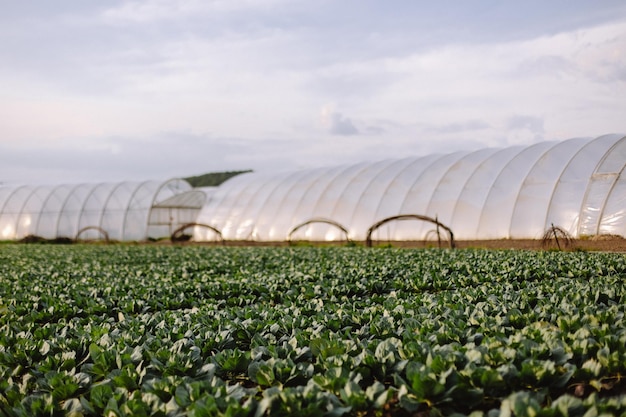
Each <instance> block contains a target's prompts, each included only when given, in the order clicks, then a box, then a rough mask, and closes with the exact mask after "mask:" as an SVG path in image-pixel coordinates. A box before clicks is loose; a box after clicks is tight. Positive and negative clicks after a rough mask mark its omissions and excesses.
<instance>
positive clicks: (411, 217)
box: [365, 214, 455, 248]
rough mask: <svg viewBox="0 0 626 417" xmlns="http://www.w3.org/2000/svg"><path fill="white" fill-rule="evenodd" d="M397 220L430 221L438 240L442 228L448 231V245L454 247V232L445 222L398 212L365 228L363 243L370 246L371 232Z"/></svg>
mask: <svg viewBox="0 0 626 417" xmlns="http://www.w3.org/2000/svg"><path fill="white" fill-rule="evenodd" d="M397 220H422V221H425V222H430V223H433V224H435V226H436V227H437V229H436V233H437V237H438V240H440V234H439V229H440V228H441V229H444V230H445V231H446V232H447V233H448V237H449V238H450V239H449V242H450V247H451V248H454V247H455V244H454V233H453V232H452V230H451V229H450V228H449V227H448V226H446V225H445V224H443V223H441V222H440V221H439V220H437V219H433V218H432V217H428V216H423V215H420V214H400V215H397V216H391V217H387V218H385V219H382V220H380V221H378V222H376V223H374V224H373V225H372V226H371V227H370V228H369V229H368V230H367V235H366V238H365V245H366V246H367V247H371V246H372V234H373V233H374V232H375V231H376V230H377V229H378V228H380V227H381V226H382V225H384V224H386V223H389V222H392V221H397Z"/></svg>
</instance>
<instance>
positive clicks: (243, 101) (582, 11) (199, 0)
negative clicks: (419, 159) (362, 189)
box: [0, 0, 626, 184]
mask: <svg viewBox="0 0 626 417" xmlns="http://www.w3.org/2000/svg"><path fill="white" fill-rule="evenodd" d="M624 132H626V2H625V1H624V0H614V1H613V0H610V1H602V0H598V1H591V0H589V1H580V0H562V1H553V0H530V1H529V0H527V1H516V2H513V1H500V0H498V1H496V0H493V1H491V0H483V1H477V0H463V1H460V0H459V1H445V0H442V1H432V0H429V1H420V0H387V1H374V0H334V1H330V0H316V1H311V0H187V1H185V0H152V1H116V0H109V1H101V0H98V1H96V0H55V1H45V0H40V1H36V0H32V1H30V0H29V1H14V0H0V182H4V183H10V184H13V183H61V182H72V183H74V182H92V181H121V180H144V179H161V178H163V179H165V178H171V177H181V176H182V177H184V176H189V175H196V174H202V173H205V172H211V171H225V170H239V169H254V170H255V171H268V170H275V169H287V170H291V169H298V168H308V167H319V166H326V165H336V164H343V163H353V162H360V161H364V160H380V159H385V158H396V157H405V156H410V155H416V156H417V155H425V154H430V153H447V152H452V151H457V150H475V149H480V148H483V147H493V146H497V147H502V146H510V145H528V144H532V143H536V142H539V141H544V140H563V139H568V138H573V137H581V136H584V137H595V136H600V135H602V134H605V133H624Z"/></svg>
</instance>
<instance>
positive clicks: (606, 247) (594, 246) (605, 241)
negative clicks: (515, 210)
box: [392, 236, 626, 252]
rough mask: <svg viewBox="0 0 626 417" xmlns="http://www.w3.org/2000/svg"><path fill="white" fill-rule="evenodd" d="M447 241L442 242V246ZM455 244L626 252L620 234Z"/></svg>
mask: <svg viewBox="0 0 626 417" xmlns="http://www.w3.org/2000/svg"><path fill="white" fill-rule="evenodd" d="M392 245H393V246H400V247H433V246H434V247H437V242H427V243H424V242H393V243H392ZM447 245H448V242H442V247H445V246H447ZM455 246H456V247H457V248H459V249H463V248H485V249H527V250H558V249H559V248H560V249H561V250H569V251H578V250H583V251H603V252H626V239H624V238H623V237H621V236H601V237H599V238H590V239H574V240H572V241H570V242H567V241H564V240H561V241H559V243H558V245H557V242H556V241H555V240H554V239H552V240H550V241H546V242H543V241H541V240H531V239H528V240H523V239H520V240H513V239H498V240H461V241H455Z"/></svg>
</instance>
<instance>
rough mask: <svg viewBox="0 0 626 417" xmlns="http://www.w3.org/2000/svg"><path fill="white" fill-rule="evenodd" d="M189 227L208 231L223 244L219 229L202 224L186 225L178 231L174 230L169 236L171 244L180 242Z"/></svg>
mask: <svg viewBox="0 0 626 417" xmlns="http://www.w3.org/2000/svg"><path fill="white" fill-rule="evenodd" d="M190 227H194V228H196V227H199V228H204V229H209V230H210V231H212V232H213V233H215V234H216V235H217V236H219V240H220V241H221V242H222V243H225V240H224V237H223V236H222V232H221V231H220V230H219V229H216V228H215V227H213V226H211V225H208V224H204V223H187V224H184V225H182V226H181V227H179V228H178V229H176V230H174V231H173V232H172V235H171V236H170V240H171V241H172V242H180V241H181V240H182V235H183V232H184V231H185V230H187V229H189V228H190Z"/></svg>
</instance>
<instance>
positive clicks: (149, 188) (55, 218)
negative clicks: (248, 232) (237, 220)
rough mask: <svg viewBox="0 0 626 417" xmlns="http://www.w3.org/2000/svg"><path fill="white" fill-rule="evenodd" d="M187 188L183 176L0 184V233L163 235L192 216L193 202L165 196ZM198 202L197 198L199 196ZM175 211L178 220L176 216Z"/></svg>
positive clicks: (130, 237) (53, 236) (89, 236)
mask: <svg viewBox="0 0 626 417" xmlns="http://www.w3.org/2000/svg"><path fill="white" fill-rule="evenodd" d="M188 192H191V186H190V185H189V184H188V183H187V182H185V181H183V180H177V179H176V180H168V181H144V182H120V183H99V184H72V185H70V184H62V185H53V186H50V185H41V186H29V185H24V186H14V187H9V186H2V187H0V236H1V238H2V239H3V240H19V239H23V238H25V237H27V236H37V237H41V238H44V239H56V238H70V239H85V240H89V239H106V240H108V239H111V240H120V241H133V240H146V239H149V238H158V237H162V236H169V233H170V232H171V230H172V229H173V228H176V227H177V226H178V225H179V223H181V222H187V221H188V220H189V218H190V214H189V211H190V210H191V218H195V216H196V215H197V213H198V211H199V208H200V207H201V204H200V205H198V204H196V207H195V209H194V207H186V206H179V207H178V208H177V211H172V207H171V204H170V207H167V209H168V212H167V215H166V216H164V215H163V210H164V208H163V207H159V204H158V203H159V202H165V201H167V200H168V199H170V198H171V197H173V196H180V195H184V194H186V193H188ZM202 203H203V202H202ZM179 217H181V218H180V220H179ZM149 220H151V221H149Z"/></svg>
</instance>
